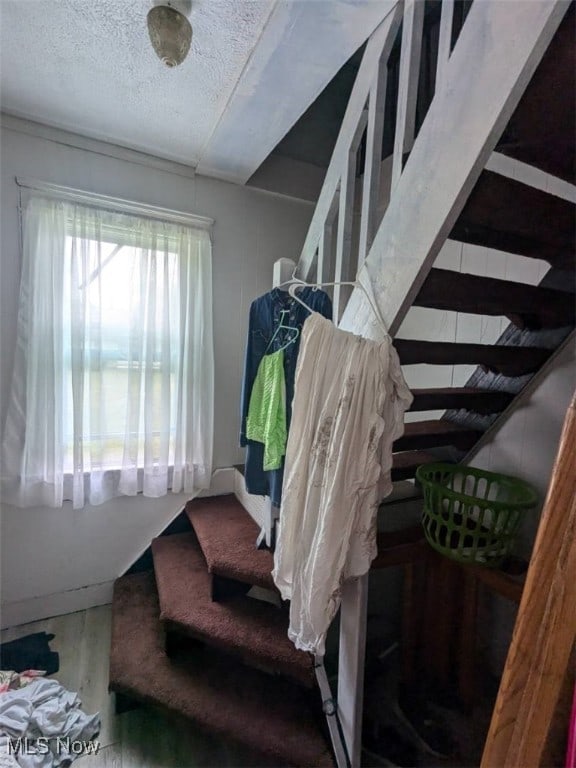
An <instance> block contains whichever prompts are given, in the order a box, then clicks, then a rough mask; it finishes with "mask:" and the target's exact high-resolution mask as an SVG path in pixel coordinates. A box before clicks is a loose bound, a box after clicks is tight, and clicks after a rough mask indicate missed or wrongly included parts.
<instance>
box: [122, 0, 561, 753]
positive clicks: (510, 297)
mask: <svg viewBox="0 0 576 768" xmlns="http://www.w3.org/2000/svg"><path fill="white" fill-rule="evenodd" d="M476 1H477V2H480V0H476ZM575 52H576V46H575V45H574V4H572V6H571V7H570V9H569V10H568V12H567V13H566V15H565V17H564V19H563V21H562V22H561V24H560V27H559V28H558V30H557V32H556V34H555V36H554V39H553V41H552V43H551V45H550V46H549V48H548V50H547V51H546V53H545V54H544V56H543V58H542V60H541V62H540V64H539V66H538V68H537V69H536V72H535V74H534V76H533V77H532V79H531V81H530V83H529V84H528V87H527V88H526V90H525V92H524V94H523V96H522V98H521V99H520V102H519V104H518V106H517V107H516V109H515V111H514V112H513V114H512V117H511V118H510V119H509V122H508V125H507V127H506V129H505V130H504V133H503V135H502V136H501V138H500V141H499V143H498V144H497V146H496V148H495V150H496V152H497V153H499V154H500V155H502V156H505V157H506V158H511V159H513V160H517V161H520V162H522V163H526V164H528V165H530V166H531V167H532V168H533V169H536V170H537V171H542V172H544V173H546V174H551V175H552V176H554V177H555V178H556V179H560V180H562V181H564V182H567V183H568V185H573V184H574V182H575V181H576V173H575V153H574V147H575V144H574V136H575V126H576V119H575V100H574V93H575V92H576V85H575V81H574V76H575V72H576V53H575ZM420 111H422V110H420ZM416 141H417V138H416ZM568 198H569V195H568V197H567V196H560V195H557V194H554V193H552V192H550V191H548V190H547V189H546V185H545V184H544V185H543V184H541V183H540V184H538V185H537V186H529V185H527V184H524V183H522V182H520V181H518V180H516V179H514V178H511V177H509V176H507V175H504V174H503V173H500V172H495V171H494V170H490V169H489V168H486V169H484V170H483V171H482V172H481V173H480V175H479V177H478V179H477V182H476V184H475V186H474V188H473V189H472V192H471V193H470V195H469V196H468V198H467V200H466V201H465V202H464V203H463V207H462V210H461V212H460V214H459V216H458V217H457V220H456V222H455V224H454V225H453V226H452V228H451V231H450V233H449V238H450V239H452V240H455V241H457V242H460V243H470V244H474V245H477V246H484V247H486V248H490V249H495V250H497V251H500V252H502V254H503V257H504V255H505V254H507V253H508V254H515V255H518V256H521V257H523V258H526V259H534V258H537V259H541V260H544V261H546V262H547V263H548V264H549V265H550V270H549V271H548V272H547V274H546V275H545V277H544V279H543V280H542V282H541V284H540V285H526V284H524V283H519V282H514V281H511V280H504V279H496V278H493V277H490V276H478V275H472V274H465V273H462V272H456V271H451V270H448V269H444V268H440V267H439V266H434V265H432V268H431V269H429V270H428V272H427V275H426V277H425V279H424V280H423V282H422V284H421V286H420V288H419V290H418V291H417V292H416V295H415V298H414V301H413V306H416V307H425V308H428V309H434V310H438V311H442V312H445V311H451V312H458V313H466V314H471V315H479V316H483V317H490V316H501V317H505V318H508V320H509V326H508V327H507V328H506V330H505V331H504V333H503V334H502V336H501V338H499V339H498V340H497V341H496V343H495V344H481V343H460V342H457V341H451V342H447V341H429V340H424V339H422V340H419V339H411V338H410V339H408V338H400V337H398V336H396V338H395V339H394V345H395V348H396V350H397V353H398V355H399V358H400V362H401V363H402V365H403V366H411V365H416V364H418V365H421V364H429V365H446V366H454V365H456V366H458V365H473V366H476V370H475V373H474V374H473V375H472V376H471V378H470V380H469V381H468V382H467V383H466V384H465V386H458V387H442V388H437V387H430V388H418V389H415V390H413V395H414V402H413V404H412V407H411V411H412V412H413V413H417V414H422V416H421V420H420V421H411V422H410V423H407V424H406V428H405V432H404V435H403V436H402V437H401V438H399V439H398V440H397V441H396V443H395V444H394V456H393V467H392V479H393V480H394V481H401V480H410V479H412V478H414V476H415V472H416V468H417V467H418V466H419V465H421V464H425V463H428V462H431V461H435V460H438V459H439V458H442V459H448V460H453V461H454V460H455V461H458V460H461V459H463V458H464V457H465V455H466V454H467V453H468V452H469V451H470V450H471V449H472V448H473V447H474V446H476V445H477V443H478V441H479V439H480V438H481V437H482V435H483V434H484V432H486V430H487V429H489V428H490V427H491V426H492V425H493V424H494V422H495V421H496V420H497V419H498V417H499V416H500V415H501V414H502V413H503V412H504V411H506V409H507V408H509V407H510V406H511V404H512V403H513V401H514V398H515V397H516V396H517V395H518V393H519V392H521V391H522V389H523V388H524V387H525V386H526V384H527V383H528V382H529V381H530V379H531V378H532V377H533V376H534V375H535V374H537V373H538V372H539V371H540V370H541V369H542V368H543V366H545V365H546V363H547V361H549V359H550V358H551V356H552V355H553V354H554V352H555V351H556V350H557V349H558V348H559V347H560V345H561V344H562V343H563V342H565V340H566V339H567V338H568V337H569V336H570V334H572V332H573V331H574V327H575V323H576V311H575V308H576V297H575V292H576V283H575V267H576V263H575V258H574V253H575V246H576V243H575V232H576V230H575V226H574V225H575V211H576V206H575V204H574V201H573V200H571V199H568ZM346 277H347V276H346V275H344V276H340V277H339V278H337V279H346ZM429 411H436V412H438V411H441V412H442V415H441V416H440V417H438V414H436V418H433V419H431V418H426V413H427V412H429ZM186 513H187V516H188V518H189V521H190V525H191V528H190V530H189V531H188V532H186V533H180V534H173V535H167V536H163V537H160V538H158V539H156V540H154V541H153V542H152V554H153V562H154V570H153V572H144V573H135V574H131V575H126V576H123V577H122V578H120V579H119V580H118V581H117V582H116V586H115V592H114V604H113V635H112V649H111V667H110V689H111V690H112V691H115V692H116V693H117V694H119V695H121V696H126V697H128V698H129V699H134V700H138V701H142V702H145V703H150V704H157V705H161V706H163V707H166V708H167V709H169V710H171V711H174V712H178V713H180V714H182V715H184V716H186V717H187V718H189V719H190V721H191V722H192V723H194V724H195V725H196V726H200V727H205V728H209V729H210V730H212V731H213V732H216V733H218V734H221V735H222V736H226V737H227V738H231V739H235V740H236V741H237V742H238V743H242V744H245V745H248V746H249V747H251V748H253V749H255V750H257V751H259V752H260V753H261V754H262V755H263V759H265V760H266V761H268V764H269V765H284V764H285V765H299V766H323V765H332V764H333V762H334V758H333V754H332V751H331V747H330V740H329V738H328V737H327V733H326V729H325V718H324V716H323V714H322V707H321V700H320V694H319V691H318V690H317V688H316V684H315V678H314V668H313V659H312V657H311V656H309V655H308V654H305V653H302V652H300V651H296V650H295V649H294V647H293V645H292V644H291V642H290V641H289V640H288V638H287V627H288V613H287V610H286V606H285V605H283V604H282V603H281V601H280V599H279V596H278V595H277V593H276V591H275V589H274V585H273V582H272V578H271V570H272V555H271V554H270V553H269V552H267V551H259V550H257V549H256V548H255V542H256V539H257V536H258V528H257V526H256V524H255V523H254V522H253V521H252V519H251V518H250V516H249V515H248V514H247V513H246V511H245V510H244V508H243V507H242V506H241V505H240V503H239V502H238V500H237V499H236V498H235V497H233V496H221V497H213V498H208V499H201V500H195V501H193V502H190V503H189V504H188V505H187V507H186ZM389 564H390V563H389ZM252 587H258V588H259V589H260V597H264V598H265V599H258V598H256V597H254V596H253V594H254V590H252V591H251V592H250V590H251V588H252Z"/></svg>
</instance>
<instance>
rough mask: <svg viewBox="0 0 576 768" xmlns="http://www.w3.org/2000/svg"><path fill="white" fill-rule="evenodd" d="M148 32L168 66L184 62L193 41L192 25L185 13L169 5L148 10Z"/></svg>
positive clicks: (157, 51)
mask: <svg viewBox="0 0 576 768" xmlns="http://www.w3.org/2000/svg"><path fill="white" fill-rule="evenodd" d="M147 21H148V34H149V35H150V42H151V43H152V46H153V48H154V50H155V51H156V53H157V54H158V58H159V59H160V60H161V61H162V62H164V64H166V66H167V67H177V66H178V64H182V62H183V61H184V59H185V58H186V56H187V55H188V51H189V50H190V43H191V42H192V27H191V26H190V22H189V21H188V19H187V18H186V16H184V14H182V13H180V12H179V11H177V10H175V9H174V8H170V6H168V5H157V6H155V7H154V8H151V9H150V11H148V16H147Z"/></svg>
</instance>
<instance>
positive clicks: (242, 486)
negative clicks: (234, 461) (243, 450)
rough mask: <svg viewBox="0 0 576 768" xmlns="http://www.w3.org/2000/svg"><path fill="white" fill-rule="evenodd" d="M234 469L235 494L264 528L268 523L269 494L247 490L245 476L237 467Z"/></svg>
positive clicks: (256, 521) (255, 520)
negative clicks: (259, 493) (257, 493)
mask: <svg viewBox="0 0 576 768" xmlns="http://www.w3.org/2000/svg"><path fill="white" fill-rule="evenodd" d="M233 471H234V495H235V496H236V498H237V499H238V501H239V502H240V504H242V506H243V507H244V509H245V510H246V512H248V514H249V515H250V517H251V518H252V519H253V520H254V522H255V523H256V524H257V525H258V526H259V527H260V528H262V527H263V526H265V525H266V519H267V515H266V510H267V509H268V504H269V499H268V497H267V496H254V495H253V494H251V493H248V491H247V490H246V483H245V482H244V476H243V475H242V473H241V472H239V471H238V470H237V469H236V468H234V469H233Z"/></svg>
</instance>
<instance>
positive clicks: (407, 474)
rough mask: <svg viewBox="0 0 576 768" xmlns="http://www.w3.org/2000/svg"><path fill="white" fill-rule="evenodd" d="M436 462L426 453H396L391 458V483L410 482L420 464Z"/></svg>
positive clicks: (434, 458) (435, 459)
mask: <svg viewBox="0 0 576 768" xmlns="http://www.w3.org/2000/svg"><path fill="white" fill-rule="evenodd" d="M433 461H438V459H437V458H436V456H433V455H432V454H431V453H427V452H426V451H396V453H394V454H393V456H392V481H393V482H397V481H400V480H412V478H413V477H415V475H416V470H417V469H418V467H419V466H420V465H421V464H430V463H431V462H433Z"/></svg>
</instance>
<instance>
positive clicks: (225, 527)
mask: <svg viewBox="0 0 576 768" xmlns="http://www.w3.org/2000/svg"><path fill="white" fill-rule="evenodd" d="M186 514H187V515H188V517H189V519H190V522H191V523H192V527H193V528H194V530H195V531H196V536H197V537H198V541H199V543H200V547H201V548H202V552H203V554H204V557H205V558H206V563H207V566H208V571H209V572H210V573H215V574H217V575H218V576H224V577H225V578H227V579H235V580H236V581H242V582H244V583H245V584H254V585H256V586H258V587H264V588H266V589H276V587H275V585H274V581H273V580H272V569H273V568H274V560H273V557H272V554H271V553H270V552H269V551H267V550H264V549H261V550H259V549H256V539H257V538H258V534H259V533H260V530H259V528H258V526H257V525H256V523H255V522H254V520H253V519H252V518H251V517H250V515H249V514H248V512H246V510H245V509H244V507H243V506H242V504H240V502H239V501H238V499H237V498H236V497H235V496H233V495H227V496H211V497H208V498H204V499H194V500H193V501H190V502H188V504H186ZM216 522H217V524H215V523H216Z"/></svg>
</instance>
